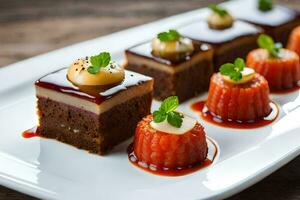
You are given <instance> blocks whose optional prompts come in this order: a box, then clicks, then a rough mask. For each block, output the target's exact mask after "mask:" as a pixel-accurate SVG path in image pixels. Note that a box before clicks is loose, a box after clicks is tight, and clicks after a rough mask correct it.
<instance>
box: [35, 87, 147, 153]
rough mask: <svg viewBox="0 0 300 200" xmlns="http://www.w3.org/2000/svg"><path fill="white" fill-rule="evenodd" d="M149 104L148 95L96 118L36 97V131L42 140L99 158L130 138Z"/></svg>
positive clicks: (122, 104) (85, 112)
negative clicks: (56, 141) (37, 122)
mask: <svg viewBox="0 0 300 200" xmlns="http://www.w3.org/2000/svg"><path fill="white" fill-rule="evenodd" d="M151 101H152V94H151V92H148V93H147V94H144V95H142V96H137V97H134V98H132V99H130V100H128V101H126V102H123V103H121V104H118V105H116V106H114V107H113V108H111V109H110V110H108V111H106V112H104V113H102V114H101V115H97V114H95V113H93V112H90V111H86V110H83V109H80V108H78V107H74V106H70V105H68V104H65V103H61V102H57V101H53V100H51V99H49V98H45V97H38V102H37V107H38V114H39V117H40V119H39V123H40V124H39V129H40V132H41V135H42V136H44V137H48V138H54V139H57V140H59V141H62V142H64V143H67V144H71V145H73V146H75V147H78V148H80V149H85V150H88V151H90V152H92V153H97V154H101V155H102V154H105V153H106V152H107V151H108V150H110V149H112V148H113V146H115V145H117V144H119V143H120V142H122V141H124V140H126V139H128V138H129V137H131V136H132V135H133V134H134V131H135V127H136V124H137V122H138V121H140V120H141V119H142V118H143V117H144V116H146V115H148V114H149V113H150V107H151Z"/></svg>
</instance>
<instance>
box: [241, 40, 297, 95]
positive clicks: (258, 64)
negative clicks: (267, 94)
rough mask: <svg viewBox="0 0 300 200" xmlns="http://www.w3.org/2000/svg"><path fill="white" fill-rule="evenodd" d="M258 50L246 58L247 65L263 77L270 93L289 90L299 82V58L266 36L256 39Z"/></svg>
mask: <svg viewBox="0 0 300 200" xmlns="http://www.w3.org/2000/svg"><path fill="white" fill-rule="evenodd" d="M258 45H259V46H260V48H259V49H255V50H253V51H251V52H250V53H249V54H248V56H247V65H248V66H249V67H251V68H253V69H254V70H255V71H256V72H257V73H259V74H261V75H262V76H264V77H265V78H266V79H267V81H268V83H269V86H270V89H271V91H279V90H286V89H291V88H293V87H295V86H298V82H299V80H300V64H299V56H298V55H297V54H296V53H295V52H294V51H291V50H288V49H284V48H282V45H281V44H280V43H275V42H274V41H273V39H272V38H271V37H269V36H267V35H261V36H260V37H259V38H258Z"/></svg>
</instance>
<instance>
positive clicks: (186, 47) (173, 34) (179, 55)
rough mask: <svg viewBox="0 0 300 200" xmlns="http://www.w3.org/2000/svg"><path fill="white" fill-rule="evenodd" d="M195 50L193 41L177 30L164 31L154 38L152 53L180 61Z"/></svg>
mask: <svg viewBox="0 0 300 200" xmlns="http://www.w3.org/2000/svg"><path fill="white" fill-rule="evenodd" d="M193 51H194V45H193V42H192V41H191V40H190V39H188V38H184V37H182V36H180V34H179V33H178V32H177V31H176V30H169V32H162V33H159V34H158V35H157V37H156V38H154V39H153V40H152V54H153V55H154V56H157V57H161V58H166V59H169V60H171V61H178V60H181V59H183V58H185V57H186V56H189V55H191V54H192V53H193Z"/></svg>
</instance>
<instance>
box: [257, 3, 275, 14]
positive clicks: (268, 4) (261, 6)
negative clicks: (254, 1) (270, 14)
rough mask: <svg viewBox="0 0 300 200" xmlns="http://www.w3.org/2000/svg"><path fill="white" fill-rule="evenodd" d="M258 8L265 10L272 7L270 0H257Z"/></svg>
mask: <svg viewBox="0 0 300 200" xmlns="http://www.w3.org/2000/svg"><path fill="white" fill-rule="evenodd" d="M258 9H259V10H261V11H263V12H266V11H270V10H272V9H273V2H272V0H258Z"/></svg>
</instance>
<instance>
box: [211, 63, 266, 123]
mask: <svg viewBox="0 0 300 200" xmlns="http://www.w3.org/2000/svg"><path fill="white" fill-rule="evenodd" d="M269 103H270V99H269V86H268V82H267V81H266V80H265V78H264V77H263V76H261V75H259V74H258V73H255V71H254V70H253V69H251V68H248V67H245V64H244V61H243V60H242V59H240V58H238V59H236V61H235V63H234V64H231V63H227V64H224V65H222V66H221V68H220V73H216V74H214V75H213V76H212V77H211V81H210V88H209V92H208V98H207V101H206V106H207V108H208V110H209V112H210V113H212V114H213V115H215V116H217V117H219V118H221V119H222V120H225V121H228V120H229V121H240V122H248V121H256V120H257V119H260V118H262V117H264V116H267V115H268V114H269V113H270V112H271V107H270V105H269Z"/></svg>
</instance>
